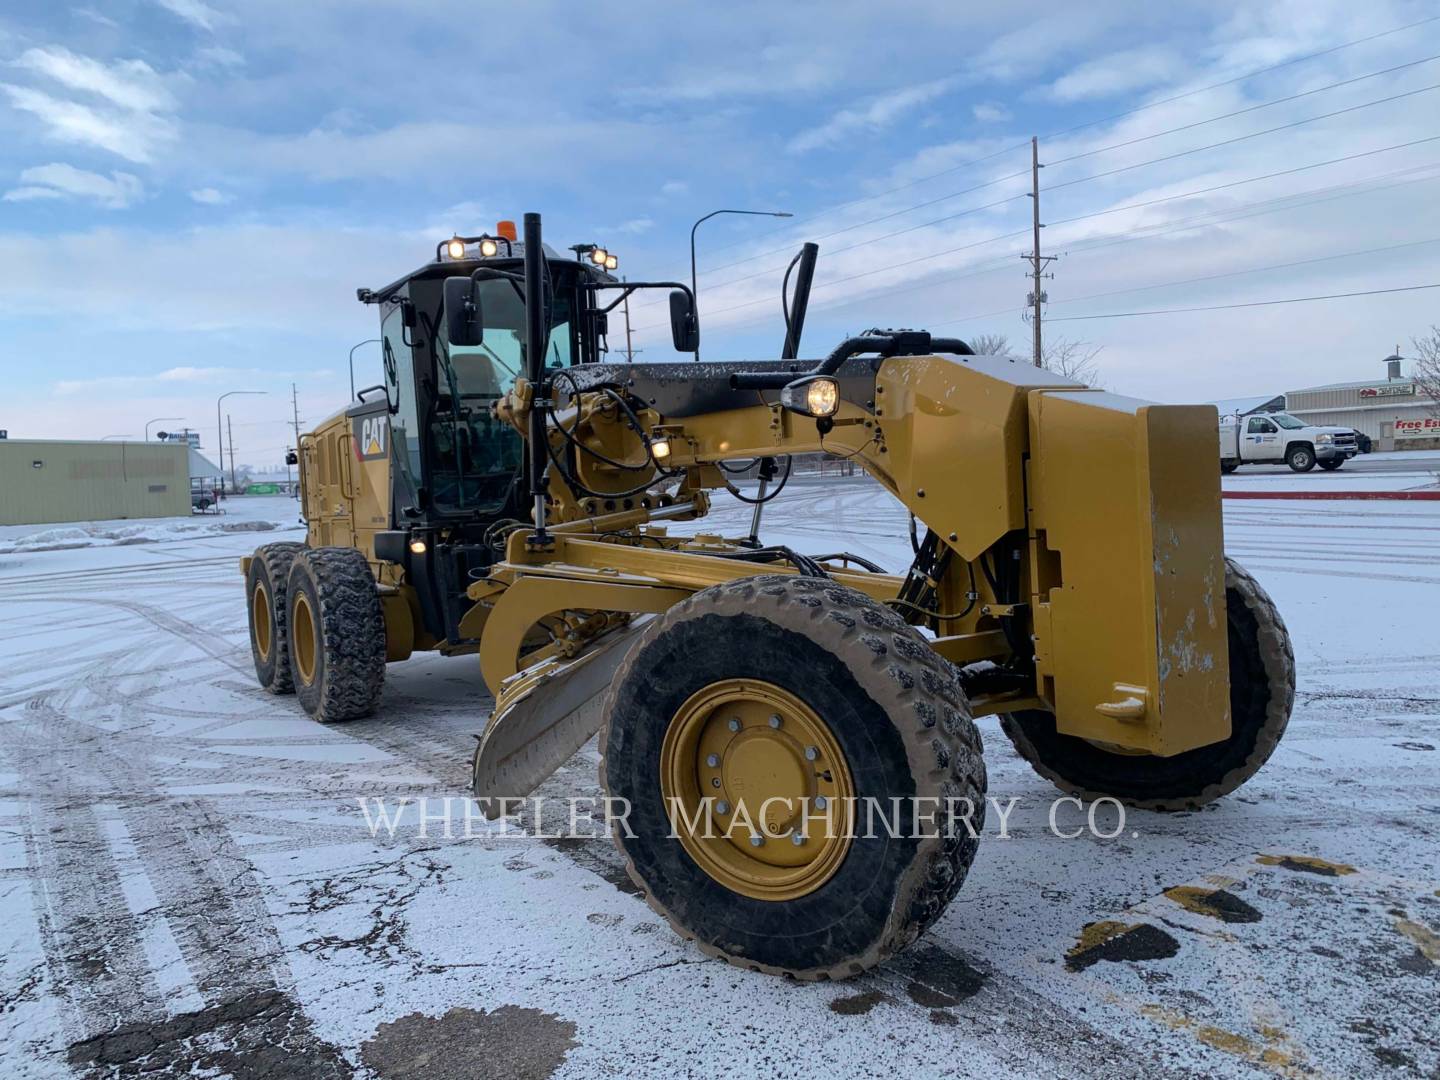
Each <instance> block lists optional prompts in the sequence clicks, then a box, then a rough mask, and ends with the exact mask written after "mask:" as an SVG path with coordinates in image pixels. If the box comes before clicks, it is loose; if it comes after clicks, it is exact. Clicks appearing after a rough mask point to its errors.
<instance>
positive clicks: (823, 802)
mask: <svg viewBox="0 0 1440 1080" xmlns="http://www.w3.org/2000/svg"><path fill="white" fill-rule="evenodd" d="M829 805H830V802H829V800H828V799H826V798H825V796H824V795H816V796H815V809H816V810H824V809H825V807H827V806H829Z"/></svg>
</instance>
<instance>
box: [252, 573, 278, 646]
mask: <svg viewBox="0 0 1440 1080" xmlns="http://www.w3.org/2000/svg"><path fill="white" fill-rule="evenodd" d="M250 618H251V621H252V622H253V623H254V626H255V648H256V649H257V650H258V651H259V653H260V655H261V656H262V657H264V658H265V659H266V660H268V659H270V642H271V641H272V640H274V636H273V634H272V632H271V629H270V592H269V590H267V589H266V588H265V586H264V584H263V583H261V582H258V581H257V582H256V583H255V594H254V595H253V596H251V597H250Z"/></svg>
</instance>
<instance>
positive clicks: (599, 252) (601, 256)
mask: <svg viewBox="0 0 1440 1080" xmlns="http://www.w3.org/2000/svg"><path fill="white" fill-rule="evenodd" d="M609 257H610V253H609V252H608V251H606V250H605V249H604V248H602V247H597V248H595V249H594V250H592V251H591V252H590V261H591V262H593V263H594V264H595V265H596V266H604V265H605V260H606V259H608V258H609Z"/></svg>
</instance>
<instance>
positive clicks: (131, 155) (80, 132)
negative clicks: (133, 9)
mask: <svg viewBox="0 0 1440 1080" xmlns="http://www.w3.org/2000/svg"><path fill="white" fill-rule="evenodd" d="M14 66H15V67H18V68H20V69H21V70H24V71H28V72H32V73H34V74H36V75H39V76H42V77H43V78H46V79H49V80H51V81H53V82H56V83H59V84H60V85H61V86H63V87H65V89H66V90H68V91H71V92H72V93H73V94H76V95H79V97H78V98H77V97H58V96H56V95H54V94H52V93H49V92H47V91H44V90H39V89H36V88H34V87H31V86H18V85H15V84H13V83H0V90H3V91H4V93H5V95H6V96H7V97H8V98H9V99H10V104H11V105H12V106H14V107H15V108H16V109H19V110H20V111H21V112H27V113H30V114H31V115H32V116H35V117H37V118H38V119H40V120H41V121H42V122H43V123H44V124H45V125H46V127H47V129H48V131H47V134H48V135H49V137H50V138H51V139H54V140H56V141H57V142H65V143H76V144H79V145H83V146H94V147H98V148H100V149H102V150H107V151H109V152H110V153H112V154H117V155H119V156H120V157H123V158H124V159H125V160H126V161H134V162H137V163H143V162H148V161H150V160H152V159H153V157H154V154H155V151H156V149H157V148H158V147H159V146H160V144H162V143H164V142H168V141H170V140H171V139H173V138H174V137H175V134H176V124H175V121H174V119H173V118H172V117H171V115H170V113H171V112H172V111H173V110H174V109H175V105H176V102H175V98H174V95H172V94H171V93H170V90H169V88H168V87H167V86H166V83H165V79H164V78H163V77H162V76H161V75H159V74H158V73H157V72H156V71H155V69H154V68H152V67H151V66H150V65H149V64H147V63H145V62H144V61H143V60H117V61H115V62H114V63H111V64H105V63H102V62H100V61H98V60H94V59H92V58H91V57H88V56H81V55H79V54H78V53H73V52H71V51H70V50H69V49H65V48H61V47H59V46H50V47H47V48H34V49H27V50H26V51H25V52H24V53H22V54H21V56H20V58H19V59H18V60H16V61H15V64H14ZM87 96H88V97H91V98H99V99H100V101H98V102H89V101H85V100H81V98H84V97H87Z"/></svg>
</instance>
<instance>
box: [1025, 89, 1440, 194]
mask: <svg viewBox="0 0 1440 1080" xmlns="http://www.w3.org/2000/svg"><path fill="white" fill-rule="evenodd" d="M1431 90H1440V83H1431V84H1430V85H1429V86H1422V87H1421V88H1420V89H1418V90H1406V91H1405V92H1404V93H1402V94H1391V95H1390V96H1389V97H1383V98H1376V99H1375V100H1374V101H1366V102H1363V103H1361V104H1359V105H1351V106H1349V107H1348V108H1344V109H1336V110H1335V111H1334V112H1328V113H1321V114H1320V115H1318V116H1307V117H1306V118H1305V119H1303V120H1292V121H1291V122H1290V123H1288V124H1280V125H1279V126H1277V127H1273V128H1266V129H1265V130H1264V131H1252V132H1251V133H1250V134H1248V135H1237V136H1235V138H1233V139H1221V140H1220V141H1219V142H1213V143H1206V144H1205V145H1204V146H1196V147H1193V148H1192V149H1189V150H1178V151H1176V152H1175V153H1173V154H1165V155H1163V156H1161V157H1157V158H1150V159H1149V160H1148V161H1137V162H1135V163H1134V164H1133V165H1122V166H1120V167H1119V168H1117V169H1109V170H1107V171H1105V172H1100V173H1092V174H1091V175H1089V176H1081V177H1077V178H1076V179H1074V180H1066V181H1065V182H1064V183H1063V184H1052V185H1050V186H1049V187H1047V188H1046V189H1045V190H1047V191H1058V190H1059V189H1061V188H1067V187H1074V186H1075V185H1076V184H1089V183H1092V182H1093V181H1096V180H1101V179H1103V178H1105V177H1107V176H1115V175H1116V174H1118V173H1123V172H1130V171H1132V170H1134V169H1143V168H1145V167H1146V166H1147V165H1158V164H1160V163H1161V162H1163V161H1173V160H1175V159H1176V158H1182V157H1189V156H1190V155H1191V154H1199V153H1203V152H1204V151H1206V150H1214V149H1216V148H1218V147H1221V146H1233V145H1235V144H1236V143H1242V142H1247V141H1248V140H1250V139H1258V138H1260V136H1262V135H1273V134H1275V133H1276V132H1277V131H1289V130H1290V129H1291V128H1297V127H1301V126H1302V125H1304V124H1313V123H1315V122H1316V121H1317V120H1329V119H1331V118H1332V117H1336V116H1344V115H1345V114H1346V113H1352V112H1358V111H1359V110H1361V109H1368V108H1371V107H1372V106H1375V105H1385V104H1388V103H1389V102H1392V101H1399V100H1401V99H1402V98H1409V97H1414V96H1415V95H1416V94H1427V93H1429V92H1430V91H1431Z"/></svg>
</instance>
